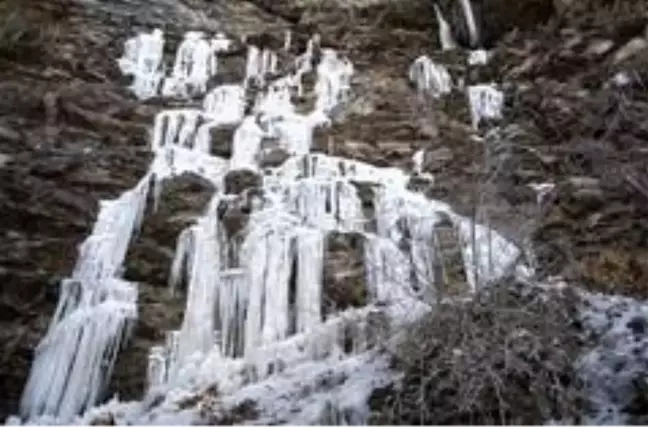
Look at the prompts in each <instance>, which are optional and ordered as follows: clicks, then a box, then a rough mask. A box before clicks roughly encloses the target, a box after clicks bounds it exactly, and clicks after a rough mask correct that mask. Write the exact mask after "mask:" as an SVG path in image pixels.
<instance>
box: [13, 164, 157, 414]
mask: <svg viewBox="0 0 648 427" xmlns="http://www.w3.org/2000/svg"><path fill="white" fill-rule="evenodd" d="M149 180H150V176H149V175H146V176H145V177H144V178H143V179H142V180H141V181H140V183H139V184H138V185H137V186H136V187H135V188H134V189H132V190H130V191H127V192H126V193H124V194H123V195H122V196H121V197H119V198H118V199H116V200H105V201H102V202H101V204H100V210H99V216H98V218H97V221H96V223H95V225H94V228H93V229H92V233H91V234H90V236H89V237H88V238H87V239H86V240H85V241H84V242H83V243H82V244H81V246H80V247H79V259H78V261H77V264H76V266H75V268H74V271H73V272H72V276H71V277H70V278H69V279H65V280H63V281H62V282H61V297H60V298H59V304H58V307H57V309H56V312H55V313H54V316H53V318H52V322H51V324H50V327H49V330H48V331H47V334H46V335H45V337H44V338H43V340H42V341H41V342H40V344H39V345H38V347H37V349H36V355H35V359H34V364H33V366H32V370H31V373H30V376H29V380H28V382H27V385H26V387H25V391H24V394H23V399H22V403H21V412H22V414H23V415H24V416H25V417H27V418H32V417H36V416H42V415H48V416H51V417H58V418H61V419H68V418H70V417H72V416H74V415H76V414H78V413H80V412H83V411H85V410H86V409H88V408H90V407H92V406H93V405H94V404H96V403H97V400H98V399H99V398H100V397H101V396H100V393H101V392H102V391H103V389H102V388H103V386H104V385H105V384H106V381H107V379H108V378H109V377H110V375H111V371H112V367H113V364H114V362H115V358H116V357H117V352H118V350H119V347H120V343H121V340H122V338H123V337H124V336H125V335H127V333H128V328H129V326H130V325H131V323H132V321H133V320H134V319H135V318H136V317H137V287H136V286H135V284H132V283H129V282H126V281H124V280H122V279H120V277H119V275H120V269H121V266H122V263H123V261H124V258H125V256H126V251H127V249H128V244H129V242H130V239H131V235H132V234H133V232H134V230H136V229H137V227H138V226H139V223H140V221H141V219H142V215H143V213H144V208H145V203H146V197H147V194H148V188H149Z"/></svg>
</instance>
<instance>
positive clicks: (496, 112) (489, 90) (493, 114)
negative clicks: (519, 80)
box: [468, 84, 504, 129]
mask: <svg viewBox="0 0 648 427" xmlns="http://www.w3.org/2000/svg"><path fill="white" fill-rule="evenodd" d="M468 103H469V104H470V116H471V119H472V124H473V127H474V128H475V129H476V128H477V127H478V126H479V124H480V123H481V122H482V120H484V119H495V120H496V119H501V118H502V109H503V108H504V94H503V93H502V92H501V91H499V90H498V89H497V88H496V87H495V86H494V85H489V84H479V85H474V86H469V87H468Z"/></svg>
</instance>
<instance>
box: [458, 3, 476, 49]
mask: <svg viewBox="0 0 648 427" xmlns="http://www.w3.org/2000/svg"><path fill="white" fill-rule="evenodd" d="M459 4H460V5H461V10H462V11H463V14H464V19H465V20H466V27H468V36H469V38H470V46H471V47H476V46H477V44H478V43H479V29H478V28H477V23H476V20H475V13H474V11H473V7H472V3H471V2H470V0H459Z"/></svg>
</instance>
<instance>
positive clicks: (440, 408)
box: [372, 283, 581, 424]
mask: <svg viewBox="0 0 648 427" xmlns="http://www.w3.org/2000/svg"><path fill="white" fill-rule="evenodd" d="M575 304H576V302H575V298H574V297H573V296H570V295H567V294H566V293H564V294H563V293H560V292H558V291H550V292H546V291H539V290H537V289H534V288H532V287H528V286H525V285H519V284H516V283H502V284H500V285H497V286H494V287H491V288H487V289H483V290H481V291H479V292H478V293H477V294H476V295H475V298H474V299H473V300H470V301H466V302H463V303H457V302H455V303H453V304H441V305H439V306H438V307H436V308H434V309H433V311H432V312H431V313H430V314H429V315H428V316H427V317H426V318H424V319H422V320H421V321H420V322H418V323H417V324H415V325H413V326H412V327H411V329H410V330H409V332H408V335H407V337H406V338H405V340H404V343H402V344H399V345H398V347H397V350H396V351H395V352H394V354H393V356H394V360H395V363H396V364H397V366H398V368H400V369H402V370H404V378H403V381H402V382H401V383H400V384H399V385H397V386H394V387H393V388H391V389H389V390H383V392H382V393H376V394H375V395H374V398H373V400H372V407H373V408H374V409H375V410H376V412H374V415H375V416H374V418H373V420H372V421H373V422H377V423H381V424H383V423H388V424H484V423H486V424H496V423H502V424H509V423H515V424H537V423H544V422H547V421H549V420H560V421H569V422H577V421H578V419H577V417H578V414H579V412H580V408H581V391H580V390H581V387H580V383H579V381H578V379H577V377H576V373H575V372H574V368H573V362H574V360H575V358H576V357H577V352H578V345H579V338H578V329H577V328H576V327H575V326H572V325H571V323H572V322H573V320H572V319H574V310H575V309H576V306H575Z"/></svg>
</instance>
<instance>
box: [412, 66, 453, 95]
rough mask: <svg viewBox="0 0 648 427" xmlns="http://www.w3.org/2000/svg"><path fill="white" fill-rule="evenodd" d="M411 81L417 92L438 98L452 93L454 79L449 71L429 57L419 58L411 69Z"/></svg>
mask: <svg viewBox="0 0 648 427" xmlns="http://www.w3.org/2000/svg"><path fill="white" fill-rule="evenodd" d="M409 79H410V81H411V82H412V83H413V84H414V85H415V87H416V90H417V91H419V92H422V93H425V92H427V93H430V94H431V95H432V96H433V97H435V98H438V97H441V96H443V95H445V94H448V93H450V92H451V91H452V78H451V77H450V73H448V70H447V69H446V68H445V67H444V66H443V65H441V64H436V63H434V61H432V60H431V59H430V58H429V57H427V56H421V57H419V58H418V59H417V60H416V61H414V63H413V64H412V66H411V67H410V69H409Z"/></svg>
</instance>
